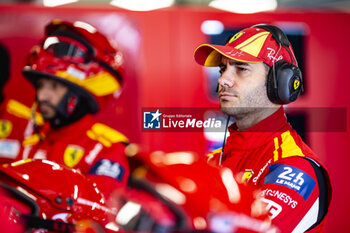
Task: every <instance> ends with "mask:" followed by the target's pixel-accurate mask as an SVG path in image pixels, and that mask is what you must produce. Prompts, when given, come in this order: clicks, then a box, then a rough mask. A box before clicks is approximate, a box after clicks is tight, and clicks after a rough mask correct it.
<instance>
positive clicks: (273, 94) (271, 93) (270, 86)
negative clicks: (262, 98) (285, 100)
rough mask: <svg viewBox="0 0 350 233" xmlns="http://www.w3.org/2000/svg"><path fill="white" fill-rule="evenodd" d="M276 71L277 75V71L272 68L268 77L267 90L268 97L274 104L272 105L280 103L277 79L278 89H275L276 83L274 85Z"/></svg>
mask: <svg viewBox="0 0 350 233" xmlns="http://www.w3.org/2000/svg"><path fill="white" fill-rule="evenodd" d="M274 71H275V73H276V70H275V69H274V68H273V67H271V68H270V70H269V73H268V75H267V82H266V88H267V97H268V98H269V100H270V101H271V102H272V103H275V104H276V103H279V101H278V99H279V98H278V93H277V90H278V88H277V87H278V86H277V79H276V88H275V83H274V80H275V78H274V76H275V74H274Z"/></svg>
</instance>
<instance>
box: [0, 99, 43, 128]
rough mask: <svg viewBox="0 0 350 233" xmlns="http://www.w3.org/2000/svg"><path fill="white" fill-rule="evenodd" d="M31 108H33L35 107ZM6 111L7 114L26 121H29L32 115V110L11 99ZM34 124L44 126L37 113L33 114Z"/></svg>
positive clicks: (41, 118)
mask: <svg viewBox="0 0 350 233" xmlns="http://www.w3.org/2000/svg"><path fill="white" fill-rule="evenodd" d="M33 107H35V105H34V106H33ZM6 110H7V112H9V113H10V114H12V115H14V116H16V117H19V118H23V119H27V120H29V119H30V118H31V116H32V114H33V110H32V109H31V108H29V107H28V106H26V105H24V104H22V103H20V102H18V101H16V100H12V99H11V100H9V102H8V103H7V106H6ZM35 122H36V124H38V125H43V124H44V119H43V117H42V116H41V114H40V113H37V112H36V113H35Z"/></svg>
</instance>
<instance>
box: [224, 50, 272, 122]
mask: <svg viewBox="0 0 350 233" xmlns="http://www.w3.org/2000/svg"><path fill="white" fill-rule="evenodd" d="M219 67H220V73H221V77H220V78H219V80H218V82H219V101H220V107H221V111H222V112H223V113H225V114H228V115H230V116H233V117H235V118H239V117H244V115H246V114H249V113H254V112H256V111H257V110H258V109H261V108H264V107H270V106H271V102H270V100H269V99H268V97H267V90H266V79H267V69H266V67H265V65H264V64H263V63H242V62H238V61H235V60H232V59H229V58H226V57H224V56H223V57H222V59H221V64H220V66H219Z"/></svg>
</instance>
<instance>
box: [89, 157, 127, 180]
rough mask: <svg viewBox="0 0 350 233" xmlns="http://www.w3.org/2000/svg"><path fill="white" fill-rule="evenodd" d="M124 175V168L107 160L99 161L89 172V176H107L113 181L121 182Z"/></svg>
mask: <svg viewBox="0 0 350 233" xmlns="http://www.w3.org/2000/svg"><path fill="white" fill-rule="evenodd" d="M124 173H125V168H124V167H123V166H121V165H120V164H119V163H117V162H113V161H110V160H108V159H101V160H99V161H98V162H97V163H96V164H95V165H94V166H93V167H92V168H91V170H90V171H89V174H91V175H99V176H109V177H112V178H113V179H116V180H118V181H119V182H120V181H122V179H123V177H124Z"/></svg>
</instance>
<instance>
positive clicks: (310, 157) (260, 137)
mask: <svg viewBox="0 0 350 233" xmlns="http://www.w3.org/2000/svg"><path fill="white" fill-rule="evenodd" d="M229 132H230V136H229V137H228V138H227V142H226V145H225V147H224V153H223V156H222V166H225V167H229V168H231V169H232V171H233V173H234V174H235V175H236V178H237V179H238V181H241V182H243V183H246V184H248V185H254V186H256V187H257V189H259V190H261V191H262V192H261V193H262V199H261V200H262V201H263V202H265V203H266V208H267V210H268V211H269V217H270V218H271V219H272V223H273V224H274V225H275V226H277V227H279V228H280V230H281V232H305V231H308V232H319V231H322V230H323V227H324V219H325V215H326V213H327V211H328V206H329V203H330V199H331V192H332V189H331V184H330V180H329V177H328V174H327V172H326V170H325V168H324V167H323V166H322V165H321V163H320V161H319V160H318V159H317V157H316V156H315V154H314V152H313V151H312V150H311V149H310V148H309V147H308V146H307V145H306V144H305V143H304V142H303V141H302V139H301V138H300V137H299V135H298V134H297V133H296V131H295V130H294V129H293V128H292V127H291V126H290V125H289V124H288V123H287V120H286V117H285V114H284V110H283V107H281V108H280V109H279V110H278V111H276V112H275V113H274V114H272V115H271V116H269V117H268V118H266V119H264V120H262V121H261V122H259V123H258V124H256V125H254V126H252V127H251V128H249V129H247V130H245V131H237V127H236V125H235V124H233V125H231V126H230V127H229ZM220 154H221V148H220V149H218V150H216V151H213V152H212V153H210V154H209V160H208V162H209V163H211V164H216V165H218V164H219V159H220Z"/></svg>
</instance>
